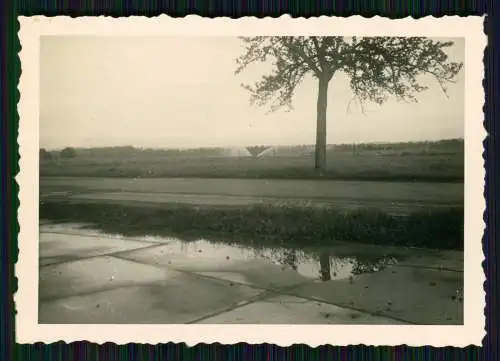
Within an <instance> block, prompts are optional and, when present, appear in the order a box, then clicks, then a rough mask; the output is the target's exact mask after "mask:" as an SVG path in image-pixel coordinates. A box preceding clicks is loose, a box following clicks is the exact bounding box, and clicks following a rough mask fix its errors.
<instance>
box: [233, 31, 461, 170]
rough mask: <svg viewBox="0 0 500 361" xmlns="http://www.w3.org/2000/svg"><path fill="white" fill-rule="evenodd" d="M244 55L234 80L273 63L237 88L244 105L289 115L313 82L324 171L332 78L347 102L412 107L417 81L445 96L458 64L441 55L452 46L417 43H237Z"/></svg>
mask: <svg viewBox="0 0 500 361" xmlns="http://www.w3.org/2000/svg"><path fill="white" fill-rule="evenodd" d="M241 39H242V41H243V42H244V44H245V45H246V50H245V52H244V54H243V55H241V56H240V57H239V58H238V59H237V60H236V61H237V65H238V67H237V69H236V74H238V73H240V72H241V71H242V70H243V69H245V68H246V67H247V66H248V65H250V64H252V63H255V62H264V61H266V60H268V59H269V58H272V59H274V62H273V70H272V71H271V73H270V74H268V75H264V76H263V77H262V79H261V80H260V81H257V82H256V83H255V84H253V85H243V86H244V87H245V88H246V89H248V90H249V91H250V93H251V98H250V101H251V103H252V104H256V105H259V106H262V105H265V104H268V103H270V106H271V111H275V110H277V109H280V108H283V107H285V108H288V109H292V97H293V94H294V92H295V88H296V87H297V85H299V84H300V83H301V81H302V79H303V78H304V76H305V75H306V74H311V75H312V76H313V77H315V78H317V79H318V100H317V129H316V150H315V168H317V169H319V170H320V171H324V170H325V169H326V109H327V94H328V85H329V83H330V81H331V80H332V78H333V77H334V75H335V74H337V73H339V72H343V73H345V74H346V75H347V76H348V77H349V78H350V88H351V89H352V91H353V93H354V98H353V100H356V101H358V102H359V104H361V106H363V104H364V102H365V101H372V102H375V103H377V104H382V103H384V102H385V101H386V100H387V98H388V97H389V96H395V97H396V98H397V99H398V100H404V101H416V100H417V99H416V94H417V93H420V92H421V91H423V90H426V89H427V87H426V86H423V85H421V84H420V83H419V81H418V80H417V77H418V76H419V75H421V74H430V75H432V76H433V77H434V78H435V79H436V80H437V83H438V84H439V86H440V87H441V89H442V90H443V91H444V92H445V94H446V85H447V83H449V82H453V81H454V79H455V76H456V75H457V74H458V72H459V71H460V69H461V68H462V63H456V62H450V61H448V56H447V54H446V53H445V51H444V49H445V48H447V47H450V46H452V45H453V42H441V41H436V40H432V39H427V38H422V37H364V38H356V37H352V38H344V37H316V36H311V37H280V36H273V37H268V36H267V37H266V36H264V37H262V36H261V37H242V38H241Z"/></svg>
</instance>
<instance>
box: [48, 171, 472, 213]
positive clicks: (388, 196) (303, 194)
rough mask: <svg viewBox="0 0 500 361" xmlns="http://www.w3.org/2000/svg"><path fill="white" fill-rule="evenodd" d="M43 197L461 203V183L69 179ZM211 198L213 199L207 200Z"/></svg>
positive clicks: (56, 180)
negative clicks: (68, 193)
mask: <svg viewBox="0 0 500 361" xmlns="http://www.w3.org/2000/svg"><path fill="white" fill-rule="evenodd" d="M40 191H41V196H42V197H43V196H47V195H57V194H60V192H61V193H62V194H64V192H71V193H72V194H73V196H75V197H80V198H81V199H84V198H87V199H101V198H102V199H105V198H108V199H110V200H113V199H115V200H116V199H120V198H122V199H123V200H130V201H134V200H135V201H139V200H141V199H142V200H144V201H148V198H149V199H151V200H152V201H157V202H158V201H161V199H164V200H165V202H168V201H169V200H170V201H174V202H184V203H186V202H187V203H201V204H205V203H206V202H209V203H207V204H213V202H214V200H216V201H217V199H219V200H220V202H222V203H221V204H238V203H241V204H248V203H252V202H254V201H257V200H259V201H260V200H265V199H274V200H276V199H296V200H307V201H313V202H328V203H339V202H340V203H346V204H353V203H354V204H360V205H363V204H366V205H377V206H378V205H384V204H386V205H391V204H402V205H409V204H414V205H420V206H461V205H463V200H464V187H463V184H461V183H411V182H364V181H336V180H320V181H318V180H264V179H201V178H189V179H183V178H161V179H159V178H148V179H126V178H70V177H44V178H41V179H40ZM207 200H209V201H207Z"/></svg>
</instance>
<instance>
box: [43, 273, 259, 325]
mask: <svg viewBox="0 0 500 361" xmlns="http://www.w3.org/2000/svg"><path fill="white" fill-rule="evenodd" d="M260 292H261V291H260V290H256V289H253V288H250V287H246V286H240V285H234V284H233V285H230V284H229V283H228V282H223V281H216V280H208V279H201V278H198V277H195V276H190V275H187V274H182V275H179V276H176V277H173V278H170V279H168V280H166V281H162V282H156V283H152V284H148V285H135V286H125V287H122V288H118V289H114V290H107V291H102V292H97V293H92V294H88V295H84V296H75V297H69V298H65V299H58V300H54V301H50V302H41V304H40V306H39V323H60V324H84V323H87V324H88V323H90V324H124V323H127V324H145V323H150V324H169V323H189V322H191V321H193V320H196V319H199V318H202V317H204V316H206V315H210V314H213V313H217V312H221V311H224V310H225V309H229V308H233V307H236V305H237V304H239V303H241V302H242V301H244V300H247V299H251V298H253V297H256V296H257V295H259V293H260Z"/></svg>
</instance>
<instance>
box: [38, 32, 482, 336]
mask: <svg viewBox="0 0 500 361" xmlns="http://www.w3.org/2000/svg"><path fill="white" fill-rule="evenodd" d="M38 49H39V50H38V51H39V60H38V66H39V69H38V71H39V73H38V82H39V83H38V85H39V87H38V89H39V101H38V110H37V111H38V134H37V137H38V149H37V151H38V154H37V155H36V156H37V158H38V159H37V162H38V173H39V174H38V200H37V201H36V202H37V204H36V207H37V208H38V209H37V219H38V220H37V222H38V229H37V230H36V232H37V235H36V237H37V241H36V242H37V245H38V254H37V255H36V258H37V259H38V270H37V271H38V275H37V282H38V283H37V285H36V288H37V311H36V317H37V321H35V322H37V323H38V324H40V325H51V324H57V325H62V324H66V325H85V324H86V325H96V327H98V326H97V325H106V324H107V325H124V324H125V325H126V324H129V325H132V324H133V325H147V324H155V325H166V324H186V325H190V324H218V325H221V324H226V325H236V324H244V325H259V324H260V325H372V326H373V325H397V326H404V325H407V326H418V325H420V326H425V325H434V326H436V325H447V326H450V325H451V326H453V325H455V326H463V325H464V322H465V321H464V320H465V316H464V304H465V303H466V302H467V298H466V297H465V296H466V293H467V292H465V283H464V277H465V276H464V275H465V273H466V270H467V267H468V266H467V262H468V261H467V257H466V256H465V253H464V252H465V251H464V249H465V248H464V247H465V243H466V242H468V244H470V243H474V244H475V245H476V246H474V247H476V249H477V248H479V249H480V242H481V237H482V235H480V234H478V235H477V239H466V237H465V234H466V232H465V231H466V229H467V228H468V226H467V225H466V220H467V219H468V218H470V217H469V214H470V213H471V210H470V209H467V207H468V206H467V202H468V198H470V192H467V191H466V188H465V186H464V184H465V182H466V180H467V179H468V178H467V177H468V176H467V174H466V172H465V169H466V168H467V167H466V165H465V163H466V159H467V135H468V134H466V133H467V132H466V129H467V126H466V84H467V81H466V74H467V67H468V64H467V56H466V39H465V37H463V36H456V37H453V36H448V37H446V36H427V35H422V36H413V35H412V36H408V35H404V34H403V35H399V36H398V35H378V34H373V35H370V36H367V35H362V36H360V35H356V34H355V33H352V34H351V35H344V34H342V33H338V34H336V33H332V34H330V35H328V34H327V35H325V34H319V35H317V36H313V35H281V34H279V33H277V34H275V35H267V34H266V35H263V36H260V35H259V36H257V35H255V36H254V35H252V34H251V35H246V34H234V35H233V34H231V35H230V36H229V35H210V34H209V35H202V34H199V35H182V34H171V35H168V34H159V35H155V34H151V35H147V34H139V35H131V34H102V35H95V34H42V35H41V36H40V37H39V48H38ZM478 81H480V80H478ZM468 121H471V120H467V122H468ZM472 121H474V120H472ZM476 121H477V122H478V126H480V125H481V124H482V119H476ZM466 194H468V195H467V196H466ZM476 196H477V197H482V194H480V193H478V194H477V195H476ZM478 282H479V281H478ZM481 312H482V310H478V314H479V313H481Z"/></svg>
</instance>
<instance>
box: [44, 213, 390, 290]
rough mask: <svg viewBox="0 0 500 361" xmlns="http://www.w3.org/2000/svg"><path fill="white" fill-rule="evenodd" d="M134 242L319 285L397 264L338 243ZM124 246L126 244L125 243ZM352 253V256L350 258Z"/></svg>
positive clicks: (382, 251) (81, 227)
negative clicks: (279, 271) (263, 266)
mask: <svg viewBox="0 0 500 361" xmlns="http://www.w3.org/2000/svg"><path fill="white" fill-rule="evenodd" d="M40 231H41V232H54V231H57V232H61V233H65V234H67V235H70V234H75V235H76V234H78V235H80V236H83V235H84V234H85V235H88V236H91V237H96V236H101V237H103V242H105V239H113V240H114V241H116V240H117V238H119V237H120V236H119V235H116V234H105V233H102V232H100V231H98V230H95V229H91V228H90V227H89V225H88V224H78V223H67V224H56V223H46V222H43V224H42V223H41V224H40ZM127 238H128V239H129V240H131V239H134V240H136V241H148V242H155V243H158V244H165V247H162V252H165V253H166V254H168V253H171V254H172V255H174V254H175V255H182V256H183V258H184V257H185V258H186V259H187V260H192V262H193V265H196V264H199V263H201V262H203V261H207V260H209V261H212V262H213V263H218V262H220V263H224V262H227V261H229V260H231V261H232V262H237V261H251V260H260V261H262V262H265V263H271V264H275V265H278V266H281V267H283V268H287V269H293V270H295V271H296V272H298V273H299V274H300V275H302V276H304V277H307V278H310V279H315V280H318V281H320V280H321V281H328V280H335V279H345V278H349V277H350V276H353V275H359V274H363V273H372V272H377V271H380V270H382V269H384V268H385V267H387V266H388V265H393V264H396V263H397V262H398V259H397V257H395V256H394V252H391V255H389V254H388V253H387V248H386V247H378V246H377V247H374V246H364V245H356V246H353V245H351V244H348V243H345V244H341V243H339V246H338V247H337V248H336V247H335V246H332V247H328V248H321V249H319V248H311V249H307V250H304V249H298V248H286V247H255V246H249V245H239V244H227V243H219V242H213V241H208V240H205V239H200V240H197V241H183V240H179V239H177V238H169V237H159V236H153V235H143V236H140V237H132V238H129V237H127ZM124 242H125V241H124ZM350 253H351V254H350Z"/></svg>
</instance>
